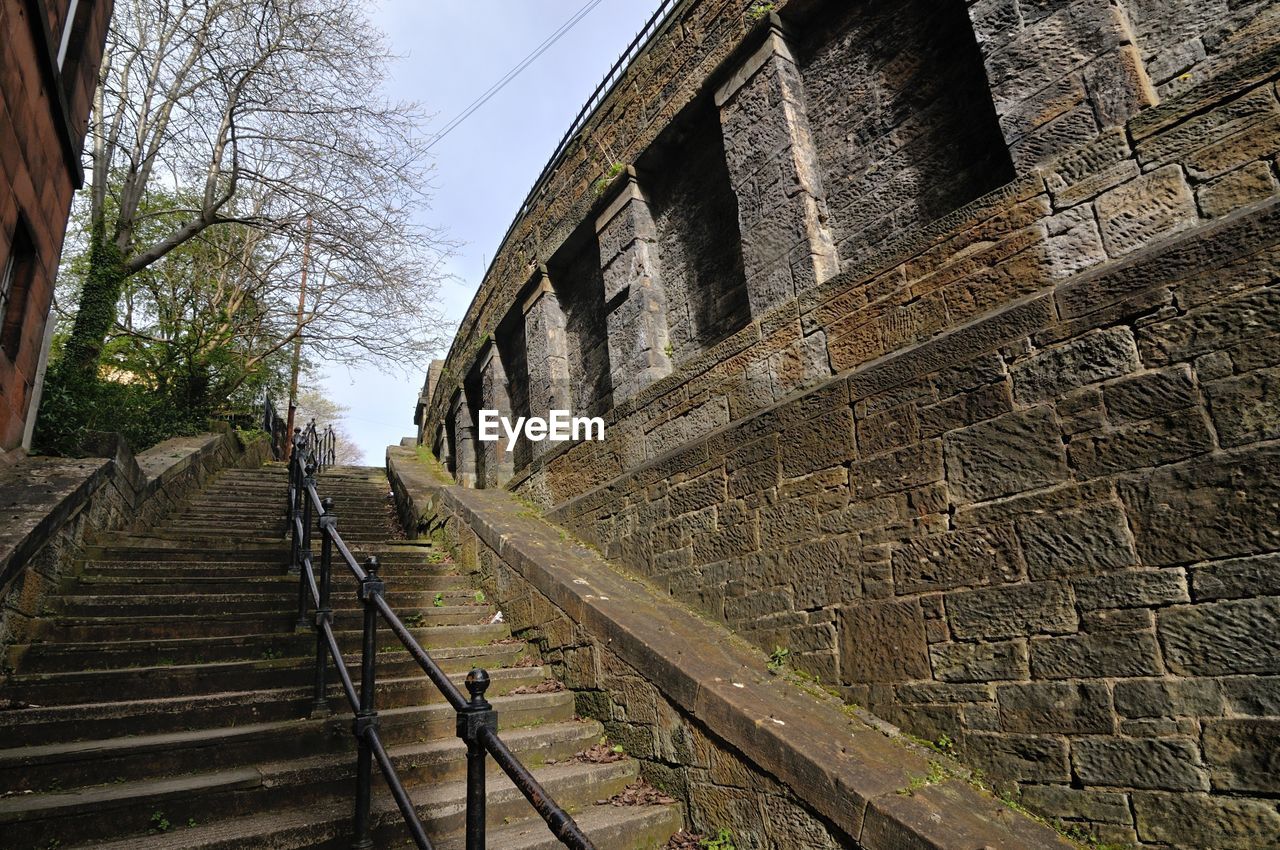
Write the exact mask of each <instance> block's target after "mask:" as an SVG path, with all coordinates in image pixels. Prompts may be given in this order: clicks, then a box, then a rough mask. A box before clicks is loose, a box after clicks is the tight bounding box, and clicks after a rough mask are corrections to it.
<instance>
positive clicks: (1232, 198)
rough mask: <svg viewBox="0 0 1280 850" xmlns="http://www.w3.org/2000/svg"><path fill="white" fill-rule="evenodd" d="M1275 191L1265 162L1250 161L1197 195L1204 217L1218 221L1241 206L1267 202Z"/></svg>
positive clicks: (1205, 187) (1274, 183)
mask: <svg viewBox="0 0 1280 850" xmlns="http://www.w3.org/2000/svg"><path fill="white" fill-rule="evenodd" d="M1276 191H1277V186H1276V178H1275V177H1274V176H1272V174H1271V169H1270V168H1269V167H1268V166H1267V163H1266V162H1265V161H1264V162H1251V163H1249V164H1248V165H1246V166H1245V167H1244V168H1240V169H1237V170H1235V171H1232V172H1231V173H1229V174H1224V175H1223V176H1222V177H1219V178H1218V179H1217V180H1214V181H1213V182H1211V183H1207V184H1206V185H1204V186H1202V187H1201V188H1200V191H1199V192H1197V193H1196V196H1197V197H1198V198H1199V200H1200V209H1201V210H1202V211H1203V212H1204V214H1205V215H1207V216H1209V217H1210V218H1215V217H1217V216H1221V215H1226V214H1227V213H1229V212H1231V211H1233V210H1237V209H1239V208H1240V207H1243V206H1248V205H1249V204H1253V203H1257V202H1258V201H1265V200H1266V199H1267V198H1270V197H1271V196H1272V195H1274V194H1275V193H1276Z"/></svg>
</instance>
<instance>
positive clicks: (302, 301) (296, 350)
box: [284, 214, 311, 463]
mask: <svg viewBox="0 0 1280 850" xmlns="http://www.w3.org/2000/svg"><path fill="white" fill-rule="evenodd" d="M309 265H311V215H310V214H308V215H307V236H306V238H305V239H304V240H303V242H302V285H301V286H299V287H298V324H297V328H296V330H295V331H294V333H295V334H296V335H295V336H294V338H293V367H292V369H291V370H290V374H289V419H288V422H287V423H286V425H285V434H286V435H287V436H288V439H287V440H286V441H285V450H284V460H285V463H288V462H289V457H290V456H291V455H292V454H293V419H294V415H295V414H296V413H297V411H298V370H299V369H300V368H301V367H302V316H303V313H304V311H305V310H306V306H307V266H309Z"/></svg>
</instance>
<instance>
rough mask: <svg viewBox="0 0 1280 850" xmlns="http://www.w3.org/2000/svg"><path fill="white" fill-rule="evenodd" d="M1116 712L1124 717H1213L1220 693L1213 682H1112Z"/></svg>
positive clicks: (1220, 700) (1170, 680) (1186, 680)
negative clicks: (1113, 684) (1113, 683)
mask: <svg viewBox="0 0 1280 850" xmlns="http://www.w3.org/2000/svg"><path fill="white" fill-rule="evenodd" d="M1115 702H1116V711H1118V712H1120V713H1121V714H1122V715H1124V716H1125V717H1216V716H1218V715H1220V714H1221V713H1222V693H1221V688H1220V686H1219V684H1218V682H1217V681H1215V680H1213V679H1142V680H1136V681H1129V682H1116V686H1115Z"/></svg>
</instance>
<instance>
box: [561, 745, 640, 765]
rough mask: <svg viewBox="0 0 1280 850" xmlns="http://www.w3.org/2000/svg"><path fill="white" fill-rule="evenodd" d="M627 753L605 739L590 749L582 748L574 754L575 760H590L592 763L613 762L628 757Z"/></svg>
mask: <svg viewBox="0 0 1280 850" xmlns="http://www.w3.org/2000/svg"><path fill="white" fill-rule="evenodd" d="M626 757H627V756H626V754H625V753H624V752H622V750H619V749H615V748H613V747H611V746H609V745H608V744H606V743H605V742H604V741H601V742H600V743H598V744H596V745H595V746H594V747H591V748H590V749H586V750H582V751H581V752H577V753H574V754H573V758H574V760H575V761H582V762H590V763H591V764H611V763H612V762H615V761H622V760H623V759H624V758H626Z"/></svg>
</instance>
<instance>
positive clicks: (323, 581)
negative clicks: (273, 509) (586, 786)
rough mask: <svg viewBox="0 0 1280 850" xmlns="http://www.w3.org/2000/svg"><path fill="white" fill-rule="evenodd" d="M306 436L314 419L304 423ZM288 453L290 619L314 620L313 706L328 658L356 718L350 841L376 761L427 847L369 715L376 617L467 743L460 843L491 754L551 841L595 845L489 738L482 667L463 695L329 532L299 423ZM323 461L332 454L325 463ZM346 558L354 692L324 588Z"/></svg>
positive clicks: (472, 829)
mask: <svg viewBox="0 0 1280 850" xmlns="http://www.w3.org/2000/svg"><path fill="white" fill-rule="evenodd" d="M309 430H310V431H311V433H312V434H313V435H314V433H315V422H314V421H313V422H312V423H311V425H310V426H309ZM293 441H294V442H293V453H292V457H291V458H290V461H289V495H288V509H287V511H288V519H289V531H290V558H289V564H290V567H289V571H290V573H291V574H296V575H297V576H298V621H297V622H298V626H299V628H309V627H313V628H314V629H315V632H316V662H315V692H314V700H313V712H314V713H316V714H328V713H329V701H328V696H327V692H328V678H329V676H328V664H329V660H330V659H332V660H333V664H334V667H335V668H336V672H337V674H338V680H339V682H340V683H341V685H342V691H343V693H344V694H345V696H346V699H347V703H348V705H350V707H351V710H352V712H353V713H354V715H355V721H354V723H353V724H352V733H353V734H354V735H355V738H356V742H357V746H358V750H357V755H356V793H355V817H354V832H355V837H354V842H353V844H352V847H353V848H357V850H364V848H371V847H372V846H373V840H372V836H371V834H370V833H371V819H370V804H371V800H372V787H371V786H372V780H373V762H374V761H377V763H378V768H379V770H380V771H381V773H382V777H383V779H384V780H385V781H386V783H387V787H388V788H389V789H390V791H391V796H392V797H393V798H394V799H395V802H396V807H397V808H399V810H400V814H401V815H402V816H403V818H404V821H405V824H406V825H407V826H408V828H409V834H410V836H411V837H412V838H413V841H414V843H415V844H416V845H417V846H418V847H419V848H422V850H432V844H431V841H430V839H428V838H427V833H426V829H425V827H424V826H423V824H422V819H421V818H419V817H418V812H417V810H416V809H415V808H414V806H413V802H412V800H410V799H409V794H408V792H406V791H405V788H404V784H403V783H402V782H401V781H400V777H399V775H398V774H397V773H396V769H395V766H394V765H392V763H391V759H390V757H389V756H388V755H387V751H386V747H385V746H384V745H383V742H382V737H381V735H380V734H379V731H378V712H377V710H376V708H375V706H374V692H375V687H376V682H377V669H376V665H377V658H378V618H379V617H381V618H382V619H383V620H385V621H386V624H387V625H388V626H389V627H390V629H391V631H392V633H394V634H395V636H396V638H397V639H399V641H400V643H401V644H403V646H404V648H405V649H406V650H408V652H409V654H410V655H411V656H412V657H413V659H414V660H415V661H416V662H417V663H418V666H419V667H421V668H422V671H423V672H424V673H426V675H427V678H428V679H430V680H431V683H432V684H434V685H435V686H436V688H437V689H438V690H439V691H440V693H441V694H442V695H443V696H444V698H445V700H446V701H447V702H448V703H449V705H450V706H452V707H453V710H454V711H455V712H456V713H457V734H458V737H459V738H461V739H462V740H463V741H464V742H465V743H466V745H467V812H466V847H467V850H485V756H486V754H488V755H492V756H493V759H494V761H495V762H496V763H497V765H498V766H499V767H501V768H502V770H503V772H504V773H506V774H507V776H509V777H510V778H511V781H512V782H513V783H514V784H515V786H516V787H517V788H519V789H520V792H521V793H522V794H524V796H525V798H526V799H527V800H528V801H529V802H530V803H531V804H532V805H533V807H534V809H535V810H536V811H537V812H538V814H539V815H541V816H542V819H543V820H544V821H546V824H547V826H548V828H550V830H551V833H552V834H553V835H554V836H555V837H556V838H557V839H559V841H560V843H561V844H563V845H565V846H566V847H569V848H572V850H595V846H594V845H593V844H592V843H591V840H590V839H589V838H587V836H586V835H584V834H583V832H582V830H581V829H580V828H579V827H578V825H577V823H576V822H574V820H573V818H572V817H570V816H569V814H568V813H567V812H565V811H564V810H563V809H562V808H560V806H558V805H557V804H556V802H555V801H554V800H552V799H551V797H550V795H548V794H547V792H546V790H545V789H544V788H543V787H542V786H541V785H540V784H539V783H538V781H537V779H535V778H534V776H533V774H532V773H530V772H529V769H528V768H526V767H525V766H524V765H523V764H521V762H520V760H519V759H518V758H517V757H516V756H515V754H514V753H512V752H511V750H510V749H509V748H508V747H507V745H506V744H505V743H503V741H502V739H501V738H500V737H498V714H497V712H496V711H494V709H493V706H492V705H490V704H489V702H488V701H487V700H486V699H485V697H484V694H485V691H486V690H488V688H489V674H488V672H487V671H485V670H484V669H482V668H479V667H477V668H475V669H473V670H471V672H469V673H468V674H467V677H466V683H465V684H466V688H467V693H468V694H469V698H468V697H467V696H464V695H463V693H462V691H461V690H459V689H458V686H457V685H455V684H454V683H453V680H452V679H450V678H449V677H448V676H447V675H446V674H445V672H444V671H443V670H441V669H440V666H439V665H438V664H436V662H435V660H434V659H433V658H432V657H431V656H430V655H428V654H427V651H426V650H425V649H423V648H422V645H421V644H419V643H418V641H417V640H416V639H415V638H414V637H413V635H412V634H411V633H410V632H409V629H408V628H407V627H406V626H405V624H404V622H403V621H402V620H401V619H400V617H399V616H398V615H397V614H396V612H395V610H394V609H392V607H391V605H390V604H389V603H388V602H387V600H386V596H385V587H384V584H383V582H382V579H381V578H379V576H378V566H379V565H378V559H377V558H376V557H369V558H368V559H366V560H365V563H364V565H363V566H361V565H360V564H358V563H357V562H356V558H355V556H354V555H352V554H351V550H350V549H349V548H348V547H347V544H346V543H345V542H344V541H343V539H342V535H341V534H340V533H339V532H338V520H337V517H336V516H335V515H334V511H333V500H332V499H327V498H326V499H321V498H320V495H319V493H318V492H317V490H316V473H317V471H318V470H319V468H320V464H319V460H318V458H317V456H316V448H317V447H318V446H320V445H322V444H321V443H317V442H308V440H307V438H306V437H305V436H304V434H303V432H302V430H301V429H297V430H296V431H295V434H294V438H293ZM331 462H332V461H331ZM313 522H314V524H315V526H316V527H317V528H318V529H319V530H320V537H321V541H320V573H319V576H318V577H317V575H316V571H315V566H314V564H313V561H312V557H311V542H312V541H311V529H312V525H313ZM335 551H336V552H337V554H338V556H339V557H340V558H341V559H342V561H343V562H344V563H345V564H346V565H347V568H348V569H349V570H350V571H351V574H352V575H353V576H354V577H355V579H356V582H357V583H358V590H357V593H358V597H359V599H360V604H361V606H362V607H363V609H364V624H363V642H362V647H361V655H360V688H359V690H358V691H357V689H356V686H355V683H354V682H352V680H351V675H350V673H349V672H348V671H347V665H346V662H345V661H344V660H343V657H342V649H341V647H339V646H338V639H337V637H336V636H335V634H334V631H333V608H332V607H331V605H330V598H331V593H332V589H333V557H334V552H335ZM309 609H310V610H312V611H313V612H314V620H312V621H309V620H308V619H307V613H308V610H309Z"/></svg>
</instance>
